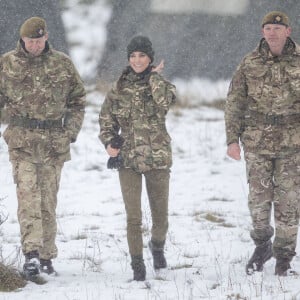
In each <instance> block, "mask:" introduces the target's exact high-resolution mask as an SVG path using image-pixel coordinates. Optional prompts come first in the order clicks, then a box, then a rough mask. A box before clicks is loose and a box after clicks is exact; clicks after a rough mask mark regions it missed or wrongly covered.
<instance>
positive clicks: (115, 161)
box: [107, 154, 123, 170]
mask: <svg viewBox="0 0 300 300" xmlns="http://www.w3.org/2000/svg"><path fill="white" fill-rule="evenodd" d="M122 165H123V158H122V156H121V155H120V154H118V155H117V156H116V157H110V158H109V159H108V161H107V169H117V170H120V168H121V167H122Z"/></svg>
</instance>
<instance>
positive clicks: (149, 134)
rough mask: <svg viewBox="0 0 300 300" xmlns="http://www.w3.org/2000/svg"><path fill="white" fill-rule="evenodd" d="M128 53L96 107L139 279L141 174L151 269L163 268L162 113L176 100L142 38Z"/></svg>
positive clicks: (167, 162)
mask: <svg viewBox="0 0 300 300" xmlns="http://www.w3.org/2000/svg"><path fill="white" fill-rule="evenodd" d="M127 55H128V56H127V57H128V61H129V66H127V67H126V68H125V70H124V71H123V72H122V74H121V76H120V78H119V80H118V81H117V82H116V84H115V85H114V87H113V88H112V89H111V91H110V92H109V93H108V94H107V96H106V98H105V101H104V103H103V105H102V107H101V111H100V115H99V124H100V135H99V137H100V139H101V141H102V143H103V144H104V145H105V147H106V151H107V153H108V155H109V156H110V157H111V158H115V163H113V164H111V165H110V164H109V165H108V166H110V167H115V168H117V169H119V179H120V184H121V191H122V195H123V200H124V203H125V210H126V214H127V240H128V245H129V252H130V255H131V266H132V269H133V279H134V280H137V281H143V280H145V277H146V268H145V264H144V260H143V239H142V211H141V192H142V176H144V178H145V182H146V188H147V193H148V197H149V202H150V209H151V216H152V230H151V233H152V237H151V240H150V242H149V247H150V249H151V252H152V255H153V265H154V269H156V270H158V269H161V268H166V267H167V262H166V259H165V256H164V245H165V240H166V234H167V229H168V194H169V177H170V175H169V173H170V167H171V164H172V153H171V145H170V142H171V139H170V136H169V134H168V132H167V129H166V124H165V118H166V114H167V112H168V110H169V107H170V106H171V105H172V104H173V103H174V101H175V86H174V85H172V84H171V83H169V82H168V81H167V80H165V79H164V77H163V76H162V75H161V74H160V72H161V71H162V69H163V61H162V62H161V63H160V64H159V65H158V66H156V67H154V66H153V65H152V63H153V60H154V50H153V48H152V43H151V41H150V40H149V39H148V38H147V37H145V36H136V37H134V38H133V39H132V40H131V41H130V42H129V44H128V46H127ZM118 137H119V138H118ZM116 138H118V139H119V140H120V138H121V140H122V141H124V142H123V145H121V143H116V142H115V140H116ZM118 144H119V145H118ZM111 158H110V160H111Z"/></svg>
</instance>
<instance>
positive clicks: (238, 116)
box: [225, 62, 247, 145]
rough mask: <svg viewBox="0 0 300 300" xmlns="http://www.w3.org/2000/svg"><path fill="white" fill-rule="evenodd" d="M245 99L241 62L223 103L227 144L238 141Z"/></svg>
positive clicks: (245, 88) (245, 91) (242, 125)
mask: <svg viewBox="0 0 300 300" xmlns="http://www.w3.org/2000/svg"><path fill="white" fill-rule="evenodd" d="M246 100H247V85H246V80H245V75H244V73H243V62H242V63H241V64H240V65H239V66H238V68H237V70H236V71H235V73H234V75H233V78H232V80H231V83H230V86H229V90H228V94H227V100H226V104H225V127H226V140H227V145H229V144H232V143H238V142H239V139H240V136H241V133H242V132H243V127H244V118H245V108H246Z"/></svg>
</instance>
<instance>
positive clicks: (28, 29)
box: [20, 17, 47, 39]
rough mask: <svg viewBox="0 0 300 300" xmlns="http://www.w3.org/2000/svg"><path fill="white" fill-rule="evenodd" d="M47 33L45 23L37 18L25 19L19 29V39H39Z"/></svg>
mask: <svg viewBox="0 0 300 300" xmlns="http://www.w3.org/2000/svg"><path fill="white" fill-rule="evenodd" d="M46 33H47V25H46V21H45V20H44V19H42V18H39V17H32V18H29V19H27V20H26V21H25V22H24V23H23V24H22V26H21V28H20V37H28V38H32V39H35V38H40V37H42V36H44V35H45V34H46Z"/></svg>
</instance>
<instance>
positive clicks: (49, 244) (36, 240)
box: [0, 40, 85, 259]
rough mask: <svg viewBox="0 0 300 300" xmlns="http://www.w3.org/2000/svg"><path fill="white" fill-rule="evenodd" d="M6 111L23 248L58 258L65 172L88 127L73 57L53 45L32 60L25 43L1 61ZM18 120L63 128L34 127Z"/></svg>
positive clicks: (1, 100) (0, 100)
mask: <svg viewBox="0 0 300 300" xmlns="http://www.w3.org/2000/svg"><path fill="white" fill-rule="evenodd" d="M4 106H5V107H6V111H7V114H8V118H9V120H11V122H10V123H9V124H8V127H7V128H6V130H5V132H4V134H3V137H4V139H5V141H6V143H7V144H8V150H9V156H10V161H11V162H12V165H13V171H14V179H15V183H16V185H17V196H18V218H19V223H20V228H21V241H22V249H23V252H24V254H25V253H27V252H29V251H33V250H38V251H39V254H40V257H41V258H44V259H49V258H54V257H56V255H57V248H56V246H55V236H56V220H55V208H56V202H57V192H58V186H59V179H60V174H61V168H62V166H63V163H64V162H65V161H66V160H69V159H70V143H71V142H74V141H75V140H76V137H77V134H78V132H79V130H80V128H81V126H82V121H83V116H84V106H85V89H84V86H83V83H82V81H81V79H80V77H79V75H78V73H77V71H76V69H75V67H74V65H73V64H72V62H71V60H70V59H69V58H68V56H66V55H65V54H63V53H61V52H58V51H55V50H54V49H51V47H50V46H49V44H48V43H46V47H45V49H44V51H43V53H42V54H41V55H39V56H32V55H31V54H30V53H27V52H26V51H25V50H24V48H23V46H22V41H21V40H20V41H19V43H18V46H17V48H16V49H15V50H13V51H10V52H8V53H6V54H4V55H3V56H2V57H1V59H0V109H1V108H3V107H4ZM16 119H17V120H29V121H30V123H32V121H38V122H39V123H41V122H46V123H47V124H54V123H59V122H60V124H61V126H59V127H57V126H55V127H53V128H52V127H51V126H49V127H47V128H28V127H27V126H25V123H24V124H23V123H22V122H21V123H20V124H16V123H14V122H13V121H15V120H16Z"/></svg>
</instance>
